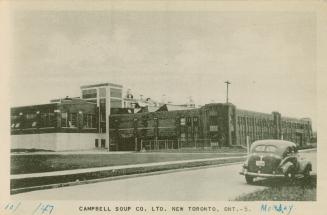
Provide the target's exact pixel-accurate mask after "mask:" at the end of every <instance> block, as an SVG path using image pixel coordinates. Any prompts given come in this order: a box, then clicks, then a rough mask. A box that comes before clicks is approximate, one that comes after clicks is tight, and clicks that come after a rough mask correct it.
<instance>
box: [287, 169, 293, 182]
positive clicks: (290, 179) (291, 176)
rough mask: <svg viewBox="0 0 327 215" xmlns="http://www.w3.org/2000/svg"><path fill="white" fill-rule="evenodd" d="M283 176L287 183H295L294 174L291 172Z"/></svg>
mask: <svg viewBox="0 0 327 215" xmlns="http://www.w3.org/2000/svg"><path fill="white" fill-rule="evenodd" d="M285 176H286V178H287V180H288V181H289V182H291V183H293V182H294V181H295V173H294V172H293V171H289V172H288V173H287V174H286V175H285Z"/></svg>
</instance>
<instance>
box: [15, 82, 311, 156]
mask: <svg viewBox="0 0 327 215" xmlns="http://www.w3.org/2000/svg"><path fill="white" fill-rule="evenodd" d="M311 137H312V128H311V120H310V119H308V118H303V119H296V118H289V117H285V116H283V115H282V114H281V113H279V112H272V113H270V114H269V113H259V112H254V111H248V110H242V109H238V108H237V107H236V106H235V105H233V104H231V103H212V104H206V105H204V106H202V107H195V105H193V104H191V105H173V104H164V103H160V102H154V101H153V100H151V99H149V98H147V99H139V100H138V99H135V98H133V96H132V95H131V93H130V92H128V93H127V95H126V96H124V97H123V86H121V85H117V84H111V83H103V84H95V85H86V86H81V96H80V97H78V98H68V97H67V98H63V99H55V100H51V101H50V103H48V104H42V105H31V106H24V107H13V108H11V148H12V149H32V148H35V149H45V150H53V151H63V150H89V149H96V148H106V149H107V150H109V151H132V150H136V151H139V150H144V149H145V150H156V149H168V148H169V149H177V148H185V147H192V148H194V147H203V148H214V147H231V146H246V144H247V142H249V143H251V142H253V141H255V140H260V139H285V140H290V141H293V142H295V143H297V144H298V145H300V146H304V145H305V144H307V143H308V142H309V140H310V138H311Z"/></svg>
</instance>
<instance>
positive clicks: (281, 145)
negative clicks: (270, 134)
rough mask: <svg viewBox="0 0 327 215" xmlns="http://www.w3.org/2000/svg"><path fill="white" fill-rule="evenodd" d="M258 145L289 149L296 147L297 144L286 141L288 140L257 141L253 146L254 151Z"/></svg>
mask: <svg viewBox="0 0 327 215" xmlns="http://www.w3.org/2000/svg"><path fill="white" fill-rule="evenodd" d="M258 145H273V146H276V147H277V148H287V147H289V146H293V147H294V146H296V144H295V143H293V142H290V141H286V140H273V139H271V140H257V141H254V142H253V143H252V144H251V149H253V148H254V147H256V146H258Z"/></svg>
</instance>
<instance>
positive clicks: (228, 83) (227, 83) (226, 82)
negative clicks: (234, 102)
mask: <svg viewBox="0 0 327 215" xmlns="http://www.w3.org/2000/svg"><path fill="white" fill-rule="evenodd" d="M225 84H226V86H227V96H226V103H228V85H230V84H231V83H230V82H229V81H228V80H227V81H225Z"/></svg>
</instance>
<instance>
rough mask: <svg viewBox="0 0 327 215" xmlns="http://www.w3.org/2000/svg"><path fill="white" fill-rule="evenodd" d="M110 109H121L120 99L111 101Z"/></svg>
mask: <svg viewBox="0 0 327 215" xmlns="http://www.w3.org/2000/svg"><path fill="white" fill-rule="evenodd" d="M110 107H111V108H121V107H122V100H120V99H110Z"/></svg>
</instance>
